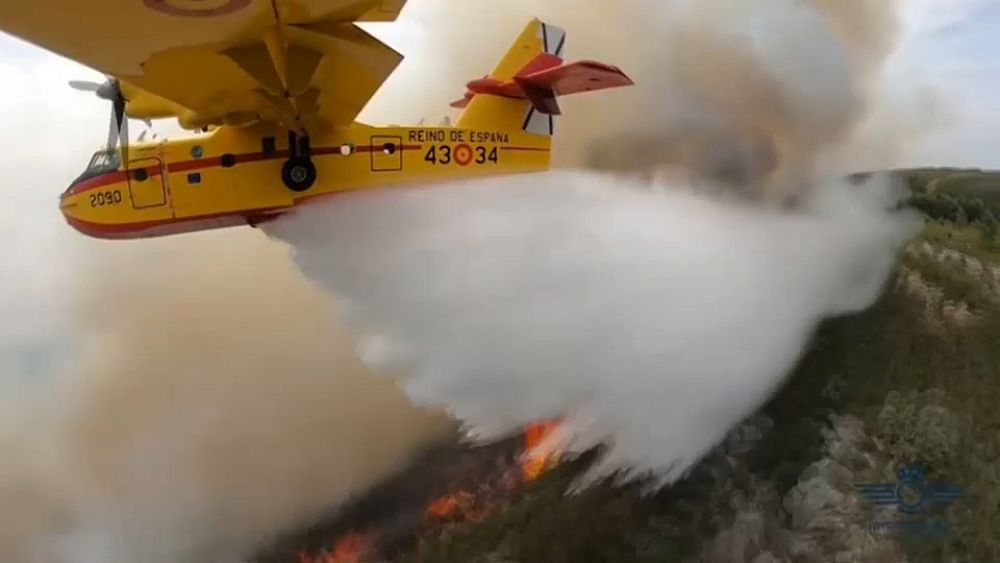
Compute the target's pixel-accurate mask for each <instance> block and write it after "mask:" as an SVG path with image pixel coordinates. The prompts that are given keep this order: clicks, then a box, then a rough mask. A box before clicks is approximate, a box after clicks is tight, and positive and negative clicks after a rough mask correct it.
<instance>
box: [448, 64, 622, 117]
mask: <svg viewBox="0 0 1000 563" xmlns="http://www.w3.org/2000/svg"><path fill="white" fill-rule="evenodd" d="M632 84H633V82H632V80H631V79H630V78H629V77H628V76H626V75H625V73H624V72H622V71H621V70H620V69H618V68H617V67H613V66H610V65H606V64H603V63H599V62H596V61H578V62H574V63H570V64H563V60H562V59H561V58H559V57H557V56H555V55H551V54H548V53H541V54H539V55H538V56H536V57H535V58H534V59H533V60H532V61H531V62H529V63H528V64H527V65H525V67H524V68H523V69H522V70H521V71H520V72H518V73H517V75H515V76H514V78H513V80H498V79H496V78H489V77H487V78H481V79H478V80H473V81H472V82H469V83H468V84H467V85H466V86H467V88H468V91H467V92H466V94H465V97H464V98H462V99H461V100H458V101H455V102H453V103H452V104H451V105H452V107H456V108H464V107H466V106H467V105H468V104H469V102H470V101H472V99H473V98H474V97H475V96H477V95H480V94H486V95H491V96H501V97H504V98H514V99H522V100H523V99H527V100H529V101H531V105H532V106H533V107H534V108H535V109H536V110H537V111H539V112H541V113H544V114H547V115H558V114H559V104H558V103H557V102H556V97H557V96H565V95H569V94H580V93H583V92H593V91H597V90H606V89H609V88H620V87H622V86H631V85H632Z"/></svg>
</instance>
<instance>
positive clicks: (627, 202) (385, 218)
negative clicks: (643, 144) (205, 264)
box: [268, 172, 913, 479]
mask: <svg viewBox="0 0 1000 563" xmlns="http://www.w3.org/2000/svg"><path fill="white" fill-rule="evenodd" d="M886 187H887V186H881V185H879V184H878V183H877V182H875V183H872V184H870V185H865V186H861V187H858V186H853V185H850V184H848V183H834V184H831V185H828V186H824V187H823V189H820V190H818V191H817V192H816V193H815V194H814V195H813V196H812V197H811V198H810V199H809V200H808V201H807V202H806V204H805V210H803V211H796V212H785V213H781V212H778V211H775V210H768V209H765V208H760V207H755V206H752V205H750V204H745V203H744V204H739V203H733V202H724V201H722V200H716V199H709V198H707V197H706V196H701V195H696V194H694V193H693V192H682V191H679V190H676V189H673V190H661V189H658V188H659V187H658V186H657V187H650V186H645V185H640V184H636V183H633V182H631V181H628V180H624V179H621V178H616V177H612V176H604V175H598V174H594V173H584V172H550V173H544V174H536V175H528V176H518V177H511V178H496V179H488V180H479V181H472V182H463V183H460V184H448V185H441V186H437V187H426V188H414V189H407V190H386V191H377V192H372V193H358V194H353V195H349V196H344V197H343V198H340V199H338V200H336V201H333V202H330V203H328V204H323V205H322V206H319V207H315V208H310V209H306V210H303V211H301V212H300V213H298V214H297V215H295V216H293V217H292V218H289V219H285V220H281V221H278V222H276V223H274V224H272V225H271V226H270V227H268V229H269V231H270V232H271V233H272V234H273V235H275V236H278V237H280V238H282V239H284V240H286V241H289V242H291V243H292V244H293V245H294V247H295V249H296V260H297V262H298V263H299V265H300V267H301V268H302V269H303V270H304V271H305V273H306V274H307V275H308V276H310V277H312V278H313V279H314V280H318V281H320V282H322V283H323V284H325V285H327V286H328V288H329V289H330V290H331V291H333V292H334V293H335V294H336V295H338V296H340V297H341V298H342V299H343V300H344V303H343V305H342V307H343V309H342V311H344V313H345V316H346V317H347V320H348V321H349V322H350V323H351V324H352V325H353V326H354V327H356V328H358V329H359V330H361V331H363V332H365V333H366V334H368V335H369V340H368V342H367V345H366V346H365V347H364V350H363V355H364V357H365V359H366V360H367V361H368V362H369V363H370V364H372V365H373V366H374V367H375V368H377V369H378V370H381V371H383V372H390V373H396V374H398V375H399V376H400V377H401V378H402V381H403V384H404V386H405V388H406V390H407V392H408V393H409V395H410V396H411V398H413V399H415V400H416V401H418V402H420V403H422V404H425V405H429V406H435V407H444V408H447V409H449V410H450V411H452V412H453V413H454V414H455V416H457V417H458V418H459V419H461V420H463V421H465V422H467V423H469V424H470V425H471V426H472V432H473V433H474V434H479V435H484V436H485V435H492V434H497V433H502V432H505V431H509V430H512V429H515V428H516V427H519V426H521V425H524V424H526V423H529V422H531V421H534V420H538V419H544V418H550V417H558V416H568V417H569V423H568V424H567V425H566V426H565V427H564V428H563V431H564V432H565V434H566V438H567V439H568V440H570V441H573V442H574V443H575V444H574V447H576V448H587V447H589V446H593V445H595V444H596V443H598V442H601V441H604V440H608V441H610V442H611V443H612V444H613V448H612V450H611V454H610V456H609V457H608V459H607V464H606V465H605V468H607V469H617V468H635V469H639V470H653V471H657V472H659V473H660V474H662V475H663V476H664V477H665V478H666V479H671V478H675V477H676V476H678V475H679V474H680V472H682V471H683V470H684V469H686V468H687V467H689V466H690V464H691V463H693V462H695V461H697V460H698V458H699V457H700V456H702V455H703V454H704V453H705V452H706V450H707V449H709V448H710V447H711V446H712V445H713V444H714V443H716V442H717V441H718V440H719V439H721V438H722V436H723V435H724V433H725V432H726V431H727V430H728V429H729V428H730V427H731V426H732V425H733V424H734V423H736V422H737V421H739V420H740V419H741V418H742V417H744V416H746V415H747V414H749V412H751V411H752V410H753V409H754V408H756V407H758V406H759V405H760V404H761V403H762V402H763V401H764V400H765V399H766V397H767V396H768V395H769V394H770V392H771V391H772V390H773V389H774V388H775V387H776V386H777V385H778V384H779V383H780V381H781V379H782V377H783V375H784V374H785V373H786V372H787V371H788V370H789V368H790V367H791V366H792V364H793V362H794V361H795V360H796V358H797V357H798V355H799V354H800V352H801V350H802V348H803V345H804V344H805V342H806V339H807V338H808V337H809V335H810V333H811V331H812V330H813V328H814V327H815V326H816V324H817V323H818V322H819V321H820V320H821V319H822V318H824V317H826V316H829V315H837V314H841V313H845V312H849V311H856V310H858V309H860V308H864V307H866V306H868V305H869V304H870V303H871V302H872V301H873V300H874V299H875V298H876V296H877V295H878V294H879V292H880V290H881V288H882V285H883V283H884V281H885V280H886V277H887V276H888V274H889V272H890V270H891V268H892V265H893V263H894V257H895V252H896V250H897V249H898V248H899V246H900V245H901V244H902V242H903V241H904V240H905V239H906V238H907V236H908V235H909V234H911V231H910V229H911V227H912V225H913V223H912V222H910V220H909V219H911V218H910V216H909V215H899V216H897V215H890V214H888V213H887V212H886V211H885V209H886V206H887V205H889V204H891V200H890V199H886V197H885V196H886V195H887V192H886V189H883V188H886Z"/></svg>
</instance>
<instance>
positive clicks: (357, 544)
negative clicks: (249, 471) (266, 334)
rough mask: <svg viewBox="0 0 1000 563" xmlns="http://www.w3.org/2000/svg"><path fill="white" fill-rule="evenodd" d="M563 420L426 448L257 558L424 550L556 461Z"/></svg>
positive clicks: (331, 559) (270, 562) (294, 562)
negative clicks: (489, 439)
mask: <svg viewBox="0 0 1000 563" xmlns="http://www.w3.org/2000/svg"><path fill="white" fill-rule="evenodd" d="M558 426H559V422H558V421H554V420H553V421H540V422H537V423H534V424H531V425H528V426H527V427H525V428H524V429H523V431H522V432H520V433H519V434H516V435H514V436H509V437H506V438H504V439H501V440H498V441H496V442H494V443H490V444H486V445H467V444H457V445H452V446H448V447H440V448H437V449H435V450H432V451H428V452H426V453H425V454H424V455H423V456H422V457H421V458H420V459H419V460H417V461H416V462H415V463H413V464H412V465H411V466H410V467H409V468H408V469H407V470H405V471H403V472H401V473H399V474H397V475H396V476H395V477H393V478H392V479H389V480H388V481H386V482H384V483H382V484H381V485H380V486H379V487H377V488H376V489H375V490H373V491H371V492H369V493H368V494H367V495H365V496H364V497H362V498H358V499H355V500H354V502H352V503H349V504H348V505H347V506H345V507H344V508H343V509H341V510H338V511H336V512H335V513H332V514H330V515H328V516H327V517H326V518H323V519H321V521H320V522H319V523H317V524H316V525H314V526H313V527H311V528H310V529H308V530H305V531H304V532H300V533H297V534H294V535H290V536H287V537H284V538H281V539H280V540H279V541H278V542H276V543H275V545H273V546H271V547H269V548H268V549H267V550H265V551H264V552H263V553H261V554H260V555H259V556H258V557H257V558H255V559H254V561H255V562H257V563H361V562H368V561H385V560H396V559H398V558H399V557H401V556H402V555H403V554H404V553H413V552H416V553H419V552H420V546H421V545H422V544H424V543H426V541H427V540H428V539H430V538H437V537H440V536H442V535H443V534H446V533H447V532H448V530H449V529H450V528H453V527H456V526H466V525H470V524H476V523H479V522H482V521H483V520H484V519H485V518H486V517H488V516H490V515H492V514H495V513H497V512H498V511H500V510H502V509H503V508H504V507H506V506H507V505H509V504H510V503H511V502H512V501H514V500H516V499H517V498H518V495H519V494H520V493H521V492H523V490H524V488H525V485H526V484H528V483H530V482H532V481H534V480H536V479H538V478H539V477H540V476H541V475H542V474H543V473H544V472H545V471H546V470H548V469H549V468H551V467H553V466H554V465H555V464H556V463H557V461H558V459H559V452H558V450H557V449H556V448H555V447H553V446H551V445H550V444H551V443H552V441H551V440H549V438H552V437H554V433H555V431H556V430H557V429H558Z"/></svg>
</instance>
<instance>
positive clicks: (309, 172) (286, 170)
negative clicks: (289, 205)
mask: <svg viewBox="0 0 1000 563" xmlns="http://www.w3.org/2000/svg"><path fill="white" fill-rule="evenodd" d="M281 181H282V182H284V183H285V186H286V187H287V188H288V189H290V190H292V191H293V192H304V191H306V190H308V189H309V188H311V187H312V185H313V184H314V183H316V166H315V165H314V164H313V163H312V161H311V160H309V159H308V158H302V157H292V158H289V159H288V160H287V161H286V162H285V165H284V166H282V167H281Z"/></svg>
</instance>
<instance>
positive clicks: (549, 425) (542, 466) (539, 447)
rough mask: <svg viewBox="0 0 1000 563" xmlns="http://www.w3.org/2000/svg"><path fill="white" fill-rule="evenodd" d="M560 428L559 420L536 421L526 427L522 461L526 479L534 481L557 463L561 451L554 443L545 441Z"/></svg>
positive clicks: (522, 469)
mask: <svg viewBox="0 0 1000 563" xmlns="http://www.w3.org/2000/svg"><path fill="white" fill-rule="evenodd" d="M558 428H559V421H558V420H546V421H540V422H534V423H532V424H529V425H528V426H526V427H525V429H524V461H522V462H521V472H522V475H523V477H524V480H525V481H534V480H535V479H537V478H538V476H539V475H541V474H542V473H544V472H545V471H546V470H548V469H549V468H551V467H552V466H553V465H555V462H556V460H557V459H558V454H559V452H558V451H556V448H555V447H554V446H552V445H544V442H545V440H546V439H547V438H549V437H550V436H551V435H552V433H553V432H555V431H556V429H558Z"/></svg>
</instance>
